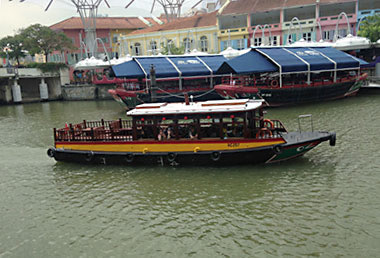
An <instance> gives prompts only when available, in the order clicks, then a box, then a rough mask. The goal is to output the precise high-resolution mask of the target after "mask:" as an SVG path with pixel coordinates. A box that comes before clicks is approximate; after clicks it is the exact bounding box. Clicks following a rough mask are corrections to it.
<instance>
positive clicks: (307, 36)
mask: <svg viewBox="0 0 380 258" xmlns="http://www.w3.org/2000/svg"><path fill="white" fill-rule="evenodd" d="M302 38H304V39H305V40H306V41H311V32H305V33H302Z"/></svg>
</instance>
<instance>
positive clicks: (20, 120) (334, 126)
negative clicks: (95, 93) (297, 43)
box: [0, 97, 380, 257]
mask: <svg viewBox="0 0 380 258" xmlns="http://www.w3.org/2000/svg"><path fill="white" fill-rule="evenodd" d="M379 100H380V98H379V97H377V98H376V97H375V100H374V99H373V97H359V98H353V99H347V100H343V101H332V102H328V103H322V104H316V105H305V106H302V107H291V108H284V109H271V110H269V111H268V115H270V116H271V117H276V118H277V117H279V118H281V120H283V122H284V123H285V124H286V125H287V127H288V128H292V126H293V127H294V128H296V125H297V119H296V117H297V115H298V114H300V113H312V114H313V120H314V125H315V127H316V128H318V129H327V130H334V131H336V133H337V146H335V147H333V148H332V147H330V146H329V145H328V143H323V144H321V145H320V146H318V147H317V148H315V149H314V150H313V151H311V152H310V153H308V154H307V155H305V156H304V157H302V158H299V159H296V160H293V161H289V162H286V163H279V164H273V165H259V166H237V167H228V168H212V167H211V168H207V167H205V168H191V167H190V168H181V167H176V168H166V167H156V166H153V167H140V168H126V167H113V166H81V165H73V164H61V163H55V162H54V161H52V160H51V159H48V158H47V157H46V148H47V147H48V146H50V145H51V144H52V138H51V134H50V133H51V132H50V131H51V128H52V127H54V126H59V125H62V124H64V122H66V121H80V120H81V119H83V118H88V119H90V118H94V119H95V118H98V116H99V113H101V114H102V115H103V116H104V117H105V118H107V117H108V118H110V119H114V118H116V117H119V116H120V115H122V113H121V112H118V111H117V110H119V109H118V106H116V105H114V104H113V102H101V103H96V102H78V103H76V102H75V103H70V104H63V103H61V102H57V103H52V102H51V103H44V104H43V105H41V104H33V105H24V106H22V107H23V108H16V107H6V108H4V107H0V121H1V123H0V130H1V132H2V134H3V137H1V139H0V143H1V144H0V155H1V159H0V179H1V180H0V215H1V216H0V232H6V233H5V234H0V256H2V255H3V256H11V257H12V256H13V257H25V256H32V257H41V256H42V257H43V256H46V257H49V256H53V255H54V256H68V257H72V256H81V257H98V256H117V257H123V256H130V257H135V256H136V257H137V256H138V257H141V256H144V257H145V256H147V257H150V256H154V255H160V256H169V257H185V256H196V257H197V256H199V257H215V256H229V257H241V256H245V257H251V256H253V257H267V256H273V257H277V256H292V257H293V256H298V257H303V256H354V257H356V256H359V255H361V256H363V255H364V256H366V257H376V256H377V254H378V251H380V250H379V248H378V243H377V242H378V238H379V237H380V220H379V216H378V211H379V209H380V202H379V201H378V200H377V199H378V198H377V196H378V195H379V188H378V185H379V183H380V175H379V173H378V171H379V170H380V161H379V159H378V155H377V154H378V146H379V143H380V142H379V140H380V139H379V137H377V131H378V128H379V126H380V124H379V121H380V119H377V118H379V115H378V105H377V103H378V101H379ZM45 104H48V105H45ZM77 110H82V114H83V116H84V117H78V114H77V112H76V111H77ZM42 120H43V121H42ZM369 121H370V122H369ZM292 124H293V125H292ZM363 125H365V128H364V127H363ZM3 157H5V158H3Z"/></svg>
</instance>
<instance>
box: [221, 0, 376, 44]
mask: <svg viewBox="0 0 380 258" xmlns="http://www.w3.org/2000/svg"><path fill="white" fill-rule="evenodd" d="M343 13H344V14H343ZM377 13H379V14H380V1H378V0H286V1H283V0H271V1H267V0H238V1H227V3H226V5H225V6H224V7H222V8H221V10H220V11H219V15H218V29H219V31H218V37H219V48H220V50H223V49H225V48H226V42H230V45H232V46H233V47H234V48H236V47H235V46H238V48H240V46H241V44H240V42H244V44H246V45H247V46H250V45H252V46H259V45H262V44H264V45H269V43H271V45H285V44H288V43H291V42H295V41H297V40H300V39H301V38H303V39H305V40H307V41H319V40H321V39H322V40H324V41H333V40H334V39H335V38H339V37H344V36H346V35H348V34H352V35H356V33H357V24H358V23H359V21H360V20H363V19H364V18H365V17H366V16H369V15H374V14H377ZM363 17H364V18H363ZM337 24H338V26H336V25H337ZM336 28H338V29H337V34H336V32H335V30H336Z"/></svg>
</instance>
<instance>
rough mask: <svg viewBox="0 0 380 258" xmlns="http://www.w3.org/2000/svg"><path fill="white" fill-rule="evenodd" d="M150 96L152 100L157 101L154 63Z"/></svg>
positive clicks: (151, 66) (151, 71)
mask: <svg viewBox="0 0 380 258" xmlns="http://www.w3.org/2000/svg"><path fill="white" fill-rule="evenodd" d="M150 98H151V101H152V102H156V100H157V96H156V70H155V69H154V65H150Z"/></svg>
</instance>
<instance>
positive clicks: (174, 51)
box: [161, 44, 185, 55]
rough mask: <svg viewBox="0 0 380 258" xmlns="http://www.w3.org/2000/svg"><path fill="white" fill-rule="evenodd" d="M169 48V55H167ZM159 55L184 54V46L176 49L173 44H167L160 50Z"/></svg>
mask: <svg viewBox="0 0 380 258" xmlns="http://www.w3.org/2000/svg"><path fill="white" fill-rule="evenodd" d="M169 48H170V53H169ZM161 53H162V54H163V55H169V54H170V55H183V54H184V53H185V46H181V47H176V46H174V45H173V44H169V45H168V46H165V47H163V48H162V51H161Z"/></svg>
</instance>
